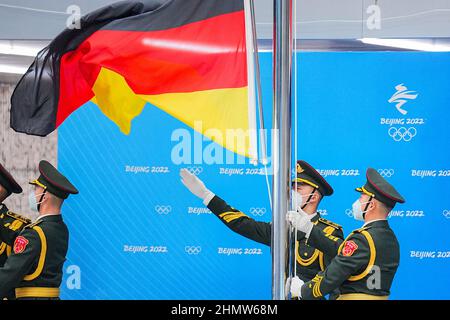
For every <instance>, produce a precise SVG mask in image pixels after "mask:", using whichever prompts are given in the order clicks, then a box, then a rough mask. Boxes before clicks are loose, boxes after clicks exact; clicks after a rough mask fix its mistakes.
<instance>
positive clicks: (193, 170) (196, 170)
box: [186, 167, 203, 176]
mask: <svg viewBox="0 0 450 320" xmlns="http://www.w3.org/2000/svg"><path fill="white" fill-rule="evenodd" d="M186 170H187V171H189V172H190V173H191V174H193V175H196V176H198V175H199V174H200V173H202V172H203V168H202V167H187V168H186Z"/></svg>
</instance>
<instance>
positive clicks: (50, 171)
mask: <svg viewBox="0 0 450 320" xmlns="http://www.w3.org/2000/svg"><path fill="white" fill-rule="evenodd" d="M39 172H40V176H39V178H38V179H36V180H34V181H31V182H30V184H32V185H34V190H33V191H32V192H31V193H30V195H29V200H30V208H31V209H32V210H35V211H36V210H37V211H38V212H39V217H38V218H37V220H36V222H34V223H32V224H29V225H27V226H26V227H25V228H24V230H23V231H22V232H21V233H20V234H19V235H18V237H17V238H16V239H15V241H14V244H13V250H12V253H11V255H10V256H9V257H8V260H7V261H6V263H5V265H4V266H3V267H2V268H0V296H3V295H5V294H6V293H7V292H9V290H11V289H12V288H15V293H16V297H17V299H59V286H60V284H61V280H62V275H63V271H62V268H63V264H64V261H65V259H66V254H67V248H68V241H69V232H68V230H67V227H66V224H65V223H64V222H63V219H62V216H61V206H62V204H63V202H64V200H65V199H67V197H68V196H69V195H70V194H77V193H78V190H77V189H76V188H75V187H74V186H73V185H72V184H71V183H70V182H69V180H67V178H66V177H64V176H63V175H62V174H61V173H60V172H58V170H56V169H55V168H54V167H53V166H52V165H51V164H50V163H48V162H47V161H41V162H40V163H39Z"/></svg>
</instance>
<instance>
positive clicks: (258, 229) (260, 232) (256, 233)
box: [208, 196, 272, 246]
mask: <svg viewBox="0 0 450 320" xmlns="http://www.w3.org/2000/svg"><path fill="white" fill-rule="evenodd" d="M208 209H209V210H211V211H212V213H214V214H215V215H216V216H217V217H218V218H219V219H220V220H221V221H222V222H223V223H225V224H226V226H227V227H228V228H230V229H231V230H233V231H234V232H236V233H238V234H240V235H242V236H244V237H246V238H249V239H251V240H254V241H256V242H259V243H262V244H265V245H267V246H270V242H271V234H272V226H271V224H270V223H267V222H260V221H255V220H254V219H252V218H250V217H249V216H247V215H245V214H244V213H242V212H241V211H239V210H236V209H234V208H232V207H231V206H229V205H228V204H227V203H226V202H225V201H224V200H222V199H221V198H220V197H218V196H214V198H213V199H212V200H211V201H210V202H209V204H208Z"/></svg>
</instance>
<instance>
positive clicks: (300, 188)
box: [180, 160, 344, 281]
mask: <svg viewBox="0 0 450 320" xmlns="http://www.w3.org/2000/svg"><path fill="white" fill-rule="evenodd" d="M296 174H297V176H296V178H295V179H294V180H293V181H292V189H293V190H292V191H293V196H292V198H293V199H294V204H293V207H294V208H295V209H296V210H297V211H301V212H303V214H304V215H307V217H308V221H310V223H311V224H312V225H314V226H315V227H316V229H317V235H318V237H320V236H322V237H324V238H326V237H336V238H340V239H343V237H344V236H343V232H342V227H341V226H339V225H337V224H335V223H333V222H331V221H328V220H326V219H323V218H322V217H321V216H320V214H319V213H318V212H317V208H318V205H319V203H320V202H321V200H322V198H323V197H325V196H330V195H331V194H332V193H333V189H332V188H331V186H330V185H329V184H328V183H327V181H326V180H325V179H324V178H323V177H322V176H321V175H320V174H319V173H318V172H317V171H316V170H315V169H314V168H313V167H312V166H311V165H309V164H308V163H307V162H305V161H302V160H299V161H297V166H296ZM180 175H181V179H182V180H181V181H182V183H183V184H184V185H185V186H186V187H187V188H188V189H189V191H191V192H192V193H193V194H194V195H196V196H198V197H199V198H201V199H202V200H203V203H204V204H205V205H206V206H207V207H208V208H209V209H210V210H211V211H212V212H213V213H214V214H215V215H216V216H217V217H218V218H219V219H220V220H221V221H222V222H223V223H224V224H225V225H226V226H227V227H229V228H230V229H231V230H233V231H234V232H236V233H238V234H240V235H242V236H244V237H247V238H249V239H251V240H254V241H256V242H259V243H262V244H265V245H267V246H270V244H271V233H272V226H271V223H267V222H261V221H256V220H254V219H252V218H250V217H249V216H247V215H246V214H244V213H243V212H241V211H239V210H237V209H234V208H233V207H231V206H230V205H228V204H227V203H226V202H225V201H224V200H223V199H221V198H220V197H219V196H217V195H215V194H214V193H212V192H211V191H210V190H208V189H207V188H206V186H205V185H204V183H203V182H202V181H201V180H200V179H198V178H197V177H196V176H194V175H192V174H191V173H189V171H187V170H185V169H182V170H181V171H180ZM304 235H305V234H304V233H302V232H298V237H297V243H296V250H295V252H296V262H297V273H298V275H299V277H300V278H301V279H303V280H304V281H309V280H311V279H312V278H313V277H314V276H315V275H316V274H317V272H319V271H322V270H325V267H326V265H327V264H328V263H329V262H330V261H331V260H332V258H333V257H334V256H335V255H336V253H334V254H331V255H329V254H324V252H333V248H334V246H335V245H334V242H333V243H332V244H331V242H329V241H322V242H320V243H321V244H323V248H321V250H319V248H317V247H312V246H310V245H309V244H308V243H307V242H306V241H307V239H306V238H305V237H304ZM330 244H331V246H330ZM335 251H336V252H337V250H335Z"/></svg>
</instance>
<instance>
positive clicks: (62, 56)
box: [11, 0, 256, 158]
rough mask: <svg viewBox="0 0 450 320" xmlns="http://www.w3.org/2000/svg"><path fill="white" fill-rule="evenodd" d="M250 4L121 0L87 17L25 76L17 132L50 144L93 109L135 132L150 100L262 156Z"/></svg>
mask: <svg viewBox="0 0 450 320" xmlns="http://www.w3.org/2000/svg"><path fill="white" fill-rule="evenodd" d="M247 1H249V0H166V1H161V0H149V1H121V2H117V3H115V4H112V5H109V6H106V7H104V8H101V9H99V10H97V11H94V12H92V13H90V14H88V15H86V16H84V17H83V18H82V19H81V21H80V22H81V29H79V30H70V29H66V30H65V31H63V32H62V33H61V34H60V35H59V36H58V37H57V38H55V39H54V40H53V41H52V42H51V43H50V45H49V46H48V47H46V48H45V49H43V50H42V51H41V52H40V53H39V54H38V56H37V57H36V59H35V61H34V63H33V64H32V65H31V67H30V68H29V69H28V71H27V73H26V74H25V75H24V76H23V77H22V79H21V81H20V82H19V84H18V85H17V87H16V89H15V91H14V93H13V96H12V99H11V127H12V128H13V129H14V130H16V131H18V132H23V133H27V134H31V135H39V136H46V135H48V134H49V133H51V132H52V131H54V130H55V129H56V128H57V127H58V126H59V125H60V124H62V123H63V122H64V120H65V119H66V118H67V117H68V116H69V115H70V114H71V113H72V112H74V111H76V110H77V109H78V108H79V107H81V106H82V105H83V104H85V103H86V102H88V101H93V102H94V103H95V104H97V105H98V107H99V108H100V109H101V111H102V112H103V113H104V114H105V116H107V117H108V118H109V119H111V120H112V121H113V122H114V123H115V124H116V125H117V126H118V127H119V129H120V130H121V131H122V132H123V133H124V134H129V133H130V130H131V123H132V120H133V119H134V118H135V117H137V116H138V115H139V114H140V113H141V112H142V110H143V108H144V106H145V105H146V103H147V102H150V103H151V104H152V105H154V106H156V107H158V108H160V109H162V110H164V111H165V112H167V113H168V114H170V115H172V116H173V117H175V118H177V119H179V120H180V121H182V122H184V123H185V124H187V125H189V126H191V127H194V125H195V122H196V121H201V124H202V125H201V128H202V129H201V130H202V132H201V133H202V134H205V135H206V136H208V137H209V138H211V139H213V140H214V141H216V142H217V143H219V144H221V145H222V146H224V147H226V148H228V149H230V150H232V151H234V152H237V153H239V154H242V155H245V156H248V157H252V158H256V152H255V150H256V146H255V144H256V139H255V136H256V134H252V131H253V130H251V129H254V128H255V126H256V118H255V111H254V110H255V109H254V89H253V79H252V81H249V78H250V79H251V77H249V76H248V74H249V72H250V73H251V72H252V68H253V60H252V54H253V53H252V52H251V50H252V48H250V46H248V43H251V41H248V39H250V38H249V36H248V35H249V32H251V30H249V25H250V24H249V21H248V18H247V19H246V10H244V7H246V6H247V4H245V5H244V3H245V2H247ZM247 49H248V50H247ZM209 129H215V130H209ZM217 129H218V130H220V132H221V133H222V136H221V137H219V138H218V137H217V136H218V135H217ZM227 129H239V130H244V131H241V132H242V134H244V135H245V148H244V149H242V146H240V147H239V146H237V145H236V144H235V141H228V140H227V139H225V137H226V136H227V133H226V130H227ZM249 129H250V130H249ZM208 132H211V133H208ZM241 138H242V137H241Z"/></svg>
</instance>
